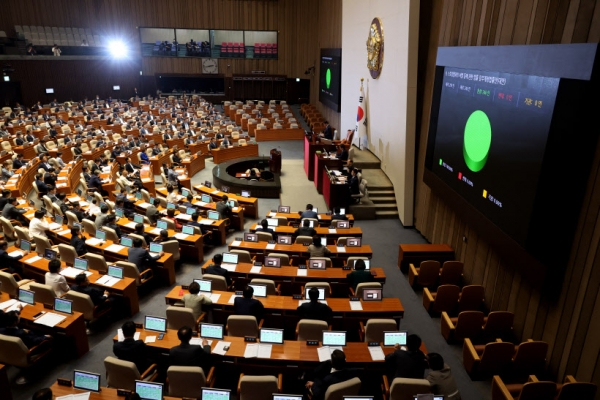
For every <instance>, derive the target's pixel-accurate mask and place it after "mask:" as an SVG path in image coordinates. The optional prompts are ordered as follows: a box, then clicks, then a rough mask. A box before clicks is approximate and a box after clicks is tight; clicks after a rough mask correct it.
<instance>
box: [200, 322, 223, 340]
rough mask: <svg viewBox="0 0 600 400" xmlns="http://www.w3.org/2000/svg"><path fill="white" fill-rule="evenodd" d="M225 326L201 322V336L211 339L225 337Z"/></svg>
mask: <svg viewBox="0 0 600 400" xmlns="http://www.w3.org/2000/svg"><path fill="white" fill-rule="evenodd" d="M224 331H225V327H224V326H223V325H220V324H205V323H202V324H200V337H201V338H210V339H223V332H224Z"/></svg>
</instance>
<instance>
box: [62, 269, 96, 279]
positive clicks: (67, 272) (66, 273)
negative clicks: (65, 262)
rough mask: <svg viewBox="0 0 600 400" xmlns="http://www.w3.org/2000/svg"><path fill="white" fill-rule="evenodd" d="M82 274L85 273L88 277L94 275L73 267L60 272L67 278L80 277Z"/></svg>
mask: <svg viewBox="0 0 600 400" xmlns="http://www.w3.org/2000/svg"><path fill="white" fill-rule="evenodd" d="M81 273H85V274H86V275H87V276H90V275H92V273H91V272H89V271H83V270H80V269H78V268H73V267H67V268H65V269H63V270H62V271H60V274H61V275H62V276H66V277H68V278H75V277H76V276H77V275H79V274H81Z"/></svg>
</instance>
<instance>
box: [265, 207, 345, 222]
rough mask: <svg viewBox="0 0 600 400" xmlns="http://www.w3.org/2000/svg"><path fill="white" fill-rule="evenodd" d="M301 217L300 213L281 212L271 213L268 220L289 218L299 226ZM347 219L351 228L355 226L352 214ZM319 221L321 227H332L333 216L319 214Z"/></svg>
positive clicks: (289, 220)
mask: <svg viewBox="0 0 600 400" xmlns="http://www.w3.org/2000/svg"><path fill="white" fill-rule="evenodd" d="M290 211H291V210H290ZM300 215H301V213H300V212H290V213H280V212H273V211H271V212H269V213H268V214H267V218H273V217H285V218H287V220H288V222H292V223H297V224H299V223H300V220H301V219H302V217H300ZM346 217H348V222H350V226H354V216H353V215H352V214H346ZM318 219H319V225H321V226H330V225H331V215H327V214H325V213H319V215H318Z"/></svg>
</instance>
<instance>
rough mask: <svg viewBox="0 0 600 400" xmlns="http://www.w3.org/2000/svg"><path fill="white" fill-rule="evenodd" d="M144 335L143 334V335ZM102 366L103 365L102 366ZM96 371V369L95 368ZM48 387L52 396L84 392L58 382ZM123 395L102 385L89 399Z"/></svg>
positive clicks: (121, 399) (116, 398)
mask: <svg viewBox="0 0 600 400" xmlns="http://www.w3.org/2000/svg"><path fill="white" fill-rule="evenodd" d="M175 336H177V332H175ZM144 337H145V336H144ZM103 368H104V367H103ZM96 371H98V370H96ZM50 389H51V390H52V394H53V395H54V398H57V397H60V396H67V395H70V394H80V393H84V391H83V390H79V389H75V388H73V387H67V386H60V385H59V384H58V383H56V382H55V383H54V384H53V385H52V386H51V387H50ZM124 399H125V397H122V396H118V395H117V389H113V388H107V387H103V388H101V389H100V392H98V393H96V392H90V400H124ZM163 400H181V399H180V398H179V397H169V396H164V397H163Z"/></svg>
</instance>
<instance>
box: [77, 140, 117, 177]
mask: <svg viewBox="0 0 600 400" xmlns="http://www.w3.org/2000/svg"><path fill="white" fill-rule="evenodd" d="M112 147H114V146H112ZM112 147H110V146H109V147H102V148H97V147H96V148H95V149H93V150H90V151H86V152H85V153H82V154H81V155H82V156H83V158H84V159H86V160H87V161H90V160H91V161H94V160H96V159H97V158H100V156H101V155H102V154H104V151H105V150H112ZM90 173H91V171H90Z"/></svg>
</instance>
